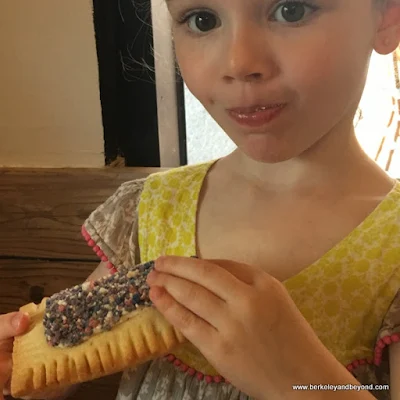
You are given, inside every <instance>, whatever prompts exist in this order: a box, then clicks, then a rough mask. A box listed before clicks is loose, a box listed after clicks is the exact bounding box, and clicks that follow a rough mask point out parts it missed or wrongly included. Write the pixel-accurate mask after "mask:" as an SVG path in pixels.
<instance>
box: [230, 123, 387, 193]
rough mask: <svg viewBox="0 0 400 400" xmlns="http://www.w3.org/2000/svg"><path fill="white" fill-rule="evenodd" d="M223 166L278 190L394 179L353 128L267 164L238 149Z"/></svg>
mask: <svg viewBox="0 0 400 400" xmlns="http://www.w3.org/2000/svg"><path fill="white" fill-rule="evenodd" d="M225 162H226V166H227V167H229V168H230V169H231V170H232V171H233V173H234V174H237V175H239V176H240V177H241V178H244V180H245V181H248V183H250V184H254V185H255V186H258V187H263V188H269V189H272V190H274V191H277V192H287V191H289V192H293V191H298V190H299V191H302V190H313V189H317V188H320V189H322V190H323V188H324V187H325V188H326V187H332V186H335V187H336V188H337V189H339V188H341V189H343V190H345V189H346V188H349V187H351V186H353V185H354V183H355V182H357V181H360V180H364V181H369V183H370V184H371V183H372V184H373V182H374V181H376V182H381V183H382V185H383V186H385V187H386V186H387V185H389V186H390V182H393V181H392V180H391V179H390V178H389V177H388V176H387V174H386V173H385V172H384V171H382V170H381V169H380V168H379V167H378V166H377V165H376V164H375V163H374V162H373V161H372V160H370V159H369V158H368V156H367V155H366V154H365V153H364V151H363V150H362V148H361V147H360V145H359V143H358V141H357V138H356V136H355V133H354V130H353V131H352V132H349V133H347V134H343V135H338V134H337V132H336V134H332V135H326V136H325V137H324V138H323V139H321V140H320V141H319V142H318V143H317V144H315V145H314V146H313V148H311V149H309V150H308V151H307V152H305V153H303V154H302V155H301V156H300V157H297V158H295V159H291V160H288V161H284V162H280V163H273V164H267V163H262V162H257V161H254V160H252V159H250V158H249V157H247V156H246V155H245V154H244V153H243V152H241V151H240V150H239V149H237V150H236V151H235V152H233V153H232V154H231V155H229V156H228V157H227V158H226V160H225Z"/></svg>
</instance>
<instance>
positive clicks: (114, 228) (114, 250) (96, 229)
mask: <svg viewBox="0 0 400 400" xmlns="http://www.w3.org/2000/svg"><path fill="white" fill-rule="evenodd" d="M144 182H145V179H138V180H134V181H129V182H125V183H123V184H122V185H121V186H120V187H119V188H118V189H117V190H116V192H115V193H114V194H113V195H112V196H111V197H109V198H108V199H107V200H106V201H105V202H104V203H103V204H102V205H100V206H99V207H98V208H97V209H95V210H94V211H93V212H92V213H91V214H90V216H89V217H88V218H87V219H86V221H85V222H84V224H83V226H82V235H83V236H84V238H85V239H86V241H87V243H88V245H89V246H91V247H92V248H93V250H94V252H95V253H96V254H97V255H98V256H99V258H100V260H101V261H103V262H107V266H108V268H109V269H110V270H112V271H113V272H115V271H117V270H118V268H119V267H120V266H125V267H129V266H133V265H137V264H139V263H140V250H139V245H138V211H137V209H138V204H139V200H140V195H141V192H142V190H143V185H144Z"/></svg>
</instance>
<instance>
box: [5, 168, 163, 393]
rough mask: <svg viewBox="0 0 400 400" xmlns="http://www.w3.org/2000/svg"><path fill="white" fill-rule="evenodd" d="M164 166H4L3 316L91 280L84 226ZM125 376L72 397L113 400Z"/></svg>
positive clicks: (92, 258) (93, 262)
mask: <svg viewBox="0 0 400 400" xmlns="http://www.w3.org/2000/svg"><path fill="white" fill-rule="evenodd" d="M160 170H161V169H160V168H103V169H37V170H36V169H35V170H30V169H29V170H28V169H14V168H12V169H0V314H3V313H7V312H11V311H15V310H17V309H18V308H19V307H21V306H22V305H24V304H26V303H29V302H32V301H33V302H40V300H41V299H42V298H43V297H44V296H50V295H52V294H53V293H56V292H58V291H60V290H62V289H65V288H67V287H70V286H73V285H75V284H77V283H80V282H82V281H84V280H85V279H86V277H87V276H88V275H89V274H90V273H91V272H92V271H93V270H94V269H95V268H96V266H97V265H98V263H99V260H98V257H97V255H96V254H95V253H94V252H93V250H92V249H91V248H89V247H88V245H87V244H86V241H85V240H84V239H83V238H82V237H81V233H80V230H81V225H82V223H83V221H84V220H85V219H86V218H87V217H88V216H89V214H90V213H91V211H93V210H94V209H95V208H96V207H97V206H98V205H100V204H101V203H103V202H104V201H105V200H106V199H107V197H109V196H110V195H111V194H112V193H113V192H114V191H115V190H116V189H117V187H118V186H119V185H120V184H121V183H123V182H125V181H128V180H132V179H138V178H143V177H145V176H147V175H149V174H150V173H153V172H158V171H160ZM119 378H120V375H119V374H117V375H114V376H111V377H107V378H104V379H100V380H97V381H94V382H90V383H86V384H83V385H82V387H81V388H80V390H79V391H78V392H77V393H76V394H75V395H74V396H72V397H71V399H72V400H84V399H85V400H87V399H98V400H113V399H114V398H115V394H116V391H117V387H118V381H119Z"/></svg>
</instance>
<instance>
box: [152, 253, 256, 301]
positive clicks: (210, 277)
mask: <svg viewBox="0 0 400 400" xmlns="http://www.w3.org/2000/svg"><path fill="white" fill-rule="evenodd" d="M155 270H156V271H159V272H163V273H167V274H170V275H174V276H177V277H179V278H183V279H186V280H188V281H191V282H194V283H197V284H198V285H201V286H203V287H204V288H206V289H207V290H209V291H210V292H212V293H213V294H214V295H216V296H218V297H220V298H221V299H223V300H225V301H229V300H231V299H232V296H234V297H237V296H241V295H243V294H244V291H246V290H247V289H250V286H249V285H248V284H246V283H244V282H243V281H241V280H239V279H238V278H236V276H234V275H233V274H232V273H230V272H229V271H227V270H226V269H224V268H221V267H219V266H218V264H216V263H214V262H212V261H207V260H198V259H193V258H186V257H177V256H167V257H166V256H163V257H160V258H158V259H157V260H156V263H155Z"/></svg>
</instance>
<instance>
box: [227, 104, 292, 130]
mask: <svg viewBox="0 0 400 400" xmlns="http://www.w3.org/2000/svg"><path fill="white" fill-rule="evenodd" d="M285 107H286V104H277V105H272V106H253V107H239V108H234V109H230V110H228V115H229V116H230V117H231V118H232V119H233V120H234V121H235V122H237V123H238V124H240V125H242V126H248V127H260V126H263V125H266V124H268V123H270V122H271V121H273V120H274V119H276V118H277V117H278V116H279V115H280V114H281V113H282V111H283V109H284V108H285Z"/></svg>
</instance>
